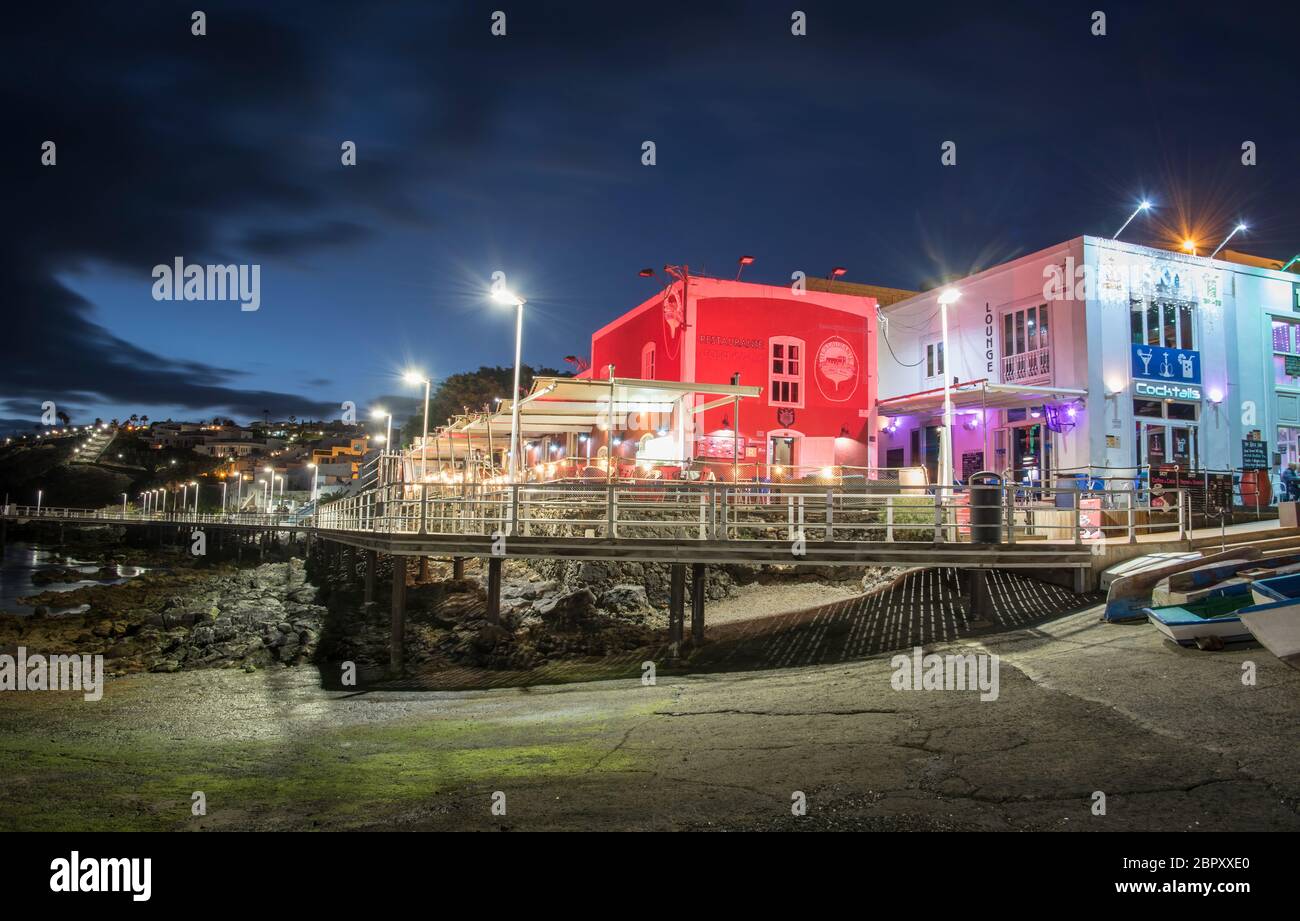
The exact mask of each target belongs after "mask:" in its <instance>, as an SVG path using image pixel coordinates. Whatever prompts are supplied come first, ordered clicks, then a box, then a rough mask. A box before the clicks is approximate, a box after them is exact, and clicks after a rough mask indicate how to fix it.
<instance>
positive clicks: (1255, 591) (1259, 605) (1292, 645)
mask: <svg viewBox="0 0 1300 921" xmlns="http://www.w3.org/2000/svg"><path fill="white" fill-rule="evenodd" d="M1251 594H1252V596H1253V598H1254V600H1255V602H1256V604H1254V605H1252V606H1251V607H1248V608H1243V609H1242V610H1241V612H1240V616H1241V622H1242V624H1243V625H1244V626H1245V627H1246V629H1247V630H1249V631H1250V633H1251V635H1252V636H1254V637H1255V639H1256V640H1258V641H1259V644H1260V645H1261V646H1263V647H1264V648H1265V649H1267V650H1268V651H1269V652H1271V653H1273V655H1275V656H1277V657H1278V658H1279V659H1281V660H1282V661H1283V662H1285V663H1286V664H1287V665H1290V666H1291V667H1292V668H1300V575H1287V576H1276V577H1274V578H1271V579H1260V580H1259V581H1257V582H1254V583H1252V584H1251Z"/></svg>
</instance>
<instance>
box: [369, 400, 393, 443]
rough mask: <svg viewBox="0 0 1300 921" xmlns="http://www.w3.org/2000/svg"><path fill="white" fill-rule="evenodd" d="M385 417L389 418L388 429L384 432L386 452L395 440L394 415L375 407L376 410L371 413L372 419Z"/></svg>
mask: <svg viewBox="0 0 1300 921" xmlns="http://www.w3.org/2000/svg"><path fill="white" fill-rule="evenodd" d="M384 417H387V419H388V428H386V429H385V430H384V450H385V451H387V450H388V445H389V444H391V443H392V440H393V414H392V413H390V412H389V411H388V410H386V409H384V408H383V407H380V406H377V407H375V409H374V410H373V411H372V412H371V413H370V418H371V419H379V418H384Z"/></svg>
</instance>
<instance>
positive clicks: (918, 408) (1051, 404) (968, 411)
mask: <svg viewBox="0 0 1300 921" xmlns="http://www.w3.org/2000/svg"><path fill="white" fill-rule="evenodd" d="M948 393H949V399H950V400H951V401H952V415H953V418H952V419H951V420H950V421H951V423H952V425H953V434H954V438H953V444H952V445H951V446H950V447H949V449H948V450H949V451H950V452H951V453H950V455H949V461H950V463H951V466H950V467H949V468H948V469H949V470H951V471H954V475H956V471H959V470H960V471H963V472H962V474H961V477H962V479H964V478H965V476H966V472H965V466H966V465H965V463H964V459H965V457H964V454H963V455H962V457H961V459H962V460H963V463H961V464H958V463H957V461H958V460H959V452H965V451H973V452H974V454H973V455H972V456H974V457H976V459H977V460H978V461H979V462H980V464H981V465H982V466H984V467H986V469H987V467H988V459H989V458H991V457H993V455H992V453H991V450H990V449H991V448H992V445H991V444H990V438H991V437H992V433H991V429H992V425H991V424H990V419H989V417H988V411H999V410H1015V409H1021V410H1023V409H1031V408H1032V407H1036V406H1042V407H1045V408H1044V411H1043V416H1044V417H1045V418H1043V419H1042V421H1041V425H1043V426H1045V427H1046V429H1047V431H1048V432H1049V433H1050V432H1059V431H1062V430H1065V429H1066V428H1069V427H1073V425H1074V422H1073V420H1074V418H1075V414H1076V413H1077V409H1078V406H1080V405H1082V402H1083V401H1084V400H1085V399H1086V398H1087V396H1088V391H1087V390H1080V389H1076V388H1071V387H1044V386H1034V385H1027V384H995V383H991V382H989V381H987V380H983V379H981V380H975V381H966V382H964V383H956V384H953V385H952V386H951V387H950V388H949V391H948ZM876 408H877V412H878V414H879V415H880V416H881V417H882V418H886V419H890V420H891V421H890V424H889V426H888V428H887V430H888V432H889V433H891V434H892V433H893V432H895V431H896V430H897V427H898V421H897V420H899V419H901V418H904V417H912V418H914V419H915V420H916V424H917V425H923V426H927V427H928V426H929V425H930V424H932V423H930V422H927V420H934V419H936V418H942V415H943V409H944V390H943V388H942V387H936V388H934V389H932V390H923V391H921V392H919V393H909V394H904V395H903V396H898V397H891V398H889V399H887V400H880V401H879V402H878V403H877V404H876ZM963 417H967V418H969V419H970V422H971V424H970V425H961V424H959V423H962V422H963V421H964V420H963ZM909 427H910V426H909ZM962 429H968V431H965V432H963V431H962ZM1036 443H1037V450H1036V452H1031V453H1033V454H1034V455H1035V457H1036V460H1035V462H1034V465H1033V466H1034V468H1035V469H1036V470H1037V471H1038V472H1037V473H1035V474H1034V475H1033V478H1034V479H1037V478H1040V477H1041V476H1043V475H1044V472H1045V471H1046V470H1047V466H1048V464H1047V454H1046V453H1045V452H1046V447H1045V446H1046V438H1038V439H1036ZM942 444H943V441H942V440H941V441H940V446H942ZM1022 463H1023V458H1022V459H1021V460H1019V461H1016V460H1013V461H1012V466H1013V467H1016V468H1017V469H1018V468H1019V467H1020V466H1021V464H1022ZM930 472H931V475H932V476H934V475H935V471H934V470H933V469H931V471H930ZM939 475H940V476H942V467H940V469H939Z"/></svg>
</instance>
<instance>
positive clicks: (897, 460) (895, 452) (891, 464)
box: [885, 448, 904, 470]
mask: <svg viewBox="0 0 1300 921" xmlns="http://www.w3.org/2000/svg"><path fill="white" fill-rule="evenodd" d="M903 457H904V455H903V449H902V448H889V449H887V450H886V451H885V466H886V467H887V468H889V469H890V470H897V469H898V468H899V467H902V466H903Z"/></svg>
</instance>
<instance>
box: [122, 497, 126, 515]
mask: <svg viewBox="0 0 1300 921" xmlns="http://www.w3.org/2000/svg"><path fill="white" fill-rule="evenodd" d="M122 517H123V518H126V493H122Z"/></svg>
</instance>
